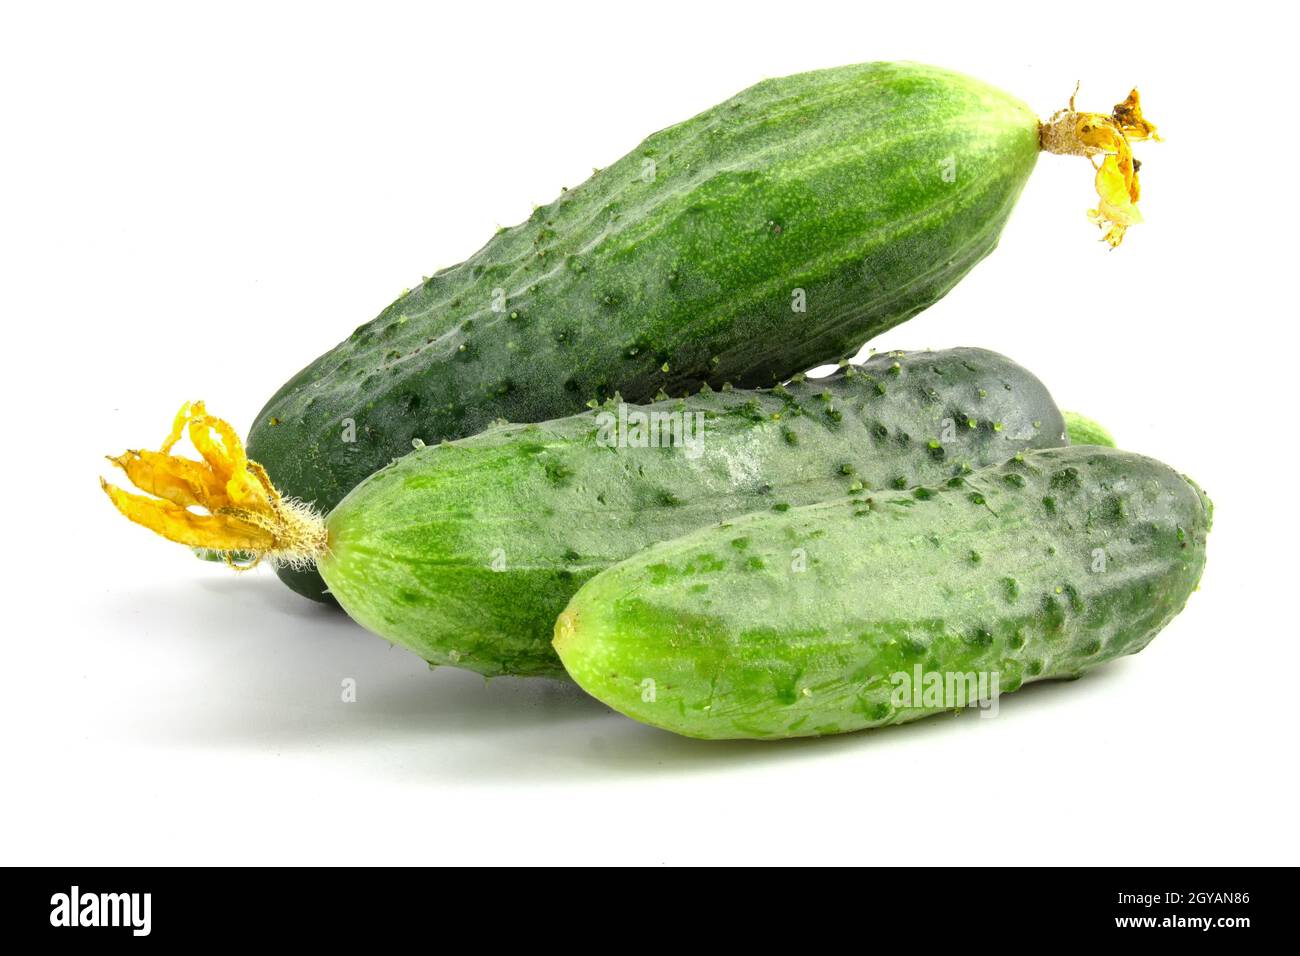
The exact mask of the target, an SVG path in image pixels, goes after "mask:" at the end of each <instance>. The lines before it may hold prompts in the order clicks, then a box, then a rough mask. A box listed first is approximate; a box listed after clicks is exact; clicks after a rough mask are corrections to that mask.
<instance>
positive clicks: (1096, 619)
mask: <svg viewBox="0 0 1300 956" xmlns="http://www.w3.org/2000/svg"><path fill="white" fill-rule="evenodd" d="M1210 518H1211V506H1210V502H1209V500H1208V499H1207V498H1206V497H1205V495H1204V494H1203V493H1202V492H1201V491H1200V489H1199V488H1197V487H1196V485H1194V484H1193V483H1191V482H1190V481H1189V480H1187V479H1184V478H1183V477H1181V476H1180V475H1178V474H1177V473H1176V472H1174V471H1172V470H1171V469H1169V468H1168V467H1166V466H1165V465H1163V464H1161V463H1159V462H1157V461H1153V460H1152V459H1149V458H1143V457H1141V456H1138V455H1134V454H1130V453H1127V452H1121V451H1116V450H1114V449H1107V448H1097V447H1070V448H1058V449H1046V450H1038V451H1029V452H1025V453H1024V454H1022V455H1020V456H1018V457H1016V458H1013V459H1012V460H1010V461H1008V462H1006V463H1005V464H1003V465H1000V466H995V467H993V468H989V469H986V470H983V471H981V472H978V473H976V474H974V475H969V476H964V477H958V478H954V479H953V480H952V481H950V482H947V483H944V484H940V485H936V486H929V487H925V488H918V489H915V490H912V491H907V492H883V493H873V494H864V495H858V496H855V497H854V498H853V499H852V500H841V501H832V502H827V503H823V504H819V505H812V506H808V507H804V508H793V509H791V510H790V511H788V512H785V513H781V514H777V513H771V512H769V513H765V514H764V513H759V514H753V515H747V516H744V517H742V518H739V519H736V520H734V521H729V522H725V523H723V524H721V525H715V526H712V527H708V528H704V529H700V530H697V531H696V532H693V533H691V534H688V535H686V536H684V537H682V538H678V539H675V540H672V541H666V542H663V543H661V544H659V545H656V546H653V547H651V548H648V549H646V550H645V551H642V552H640V553H639V554H636V555H634V556H633V557H631V558H629V559H628V560H626V561H624V562H622V563H621V564H618V565H615V566H614V567H612V568H610V569H608V570H607V571H604V572H603V573H601V574H598V575H596V576H595V577H594V578H592V579H591V580H590V581H588V582H587V583H586V584H585V585H584V586H583V587H582V589H581V590H579V591H578V593H577V594H576V595H575V596H574V598H573V600H572V601H571V602H570V603H569V606H568V607H567V608H566V609H565V611H564V613H563V614H562V615H560V617H559V619H558V621H557V623H556V628H555V648H556V650H557V651H558V652H559V656H560V659H561V660H562V661H563V662H564V666H565V667H566V668H567V669H568V672H569V674H570V675H571V676H572V677H573V678H574V680H576V681H577V682H578V684H580V685H581V686H582V687H583V688H585V689H586V690H587V691H588V692H590V693H591V694H593V695H594V696H596V697H597V698H599V699H600V700H602V701H604V702H605V703H606V704H608V705H609V706H611V707H613V708H614V709H615V710H618V711H621V712H622V713H624V714H627V715H629V716H631V717H634V718H636V719H637V720H640V721H644V722H646V723H648V724H653V725H655V726H657V727H662V728H665V729H667V730H671V731H674V732H676V733H679V734H685V735H687V736H691V737H704V738H727V737H755V738H775V737H795V736H809V735H819V734H833V733H840V732H844V731H853V730H858V729H861V728H867V727H878V726H882V725H886V724H895V723H902V722H904V721H909V720H915V719H917V718H920V717H925V716H929V715H931V714H934V713H938V712H940V711H942V710H951V709H953V707H954V706H962V705H963V703H965V704H969V703H970V702H971V701H970V697H968V698H967V699H966V700H965V701H964V702H963V701H962V700H960V699H958V700H956V701H955V702H954V700H953V699H952V697H951V696H948V697H944V696H942V695H939V696H934V697H929V698H927V695H926V692H925V690H924V689H925V688H932V687H933V686H934V680H935V678H933V677H932V676H931V675H941V676H940V677H939V678H938V680H940V681H941V682H942V683H943V685H945V686H946V685H947V684H948V682H949V680H951V681H952V684H953V687H954V690H957V689H959V688H960V687H961V686H963V682H965V686H966V687H968V688H969V687H970V686H971V683H972V681H971V678H972V677H975V678H979V676H980V675H984V676H985V677H988V678H989V680H987V681H986V682H985V683H984V687H985V690H988V691H992V690H993V689H994V688H993V683H992V679H991V678H992V676H993V675H997V683H998V687H997V690H998V691H1000V692H1001V693H1006V692H1008V691H1012V690H1015V689H1016V688H1018V687H1019V686H1021V685H1022V684H1024V683H1028V682H1030V681H1035V680H1046V679H1051V678H1065V677H1074V676H1077V675H1079V674H1081V673H1082V672H1084V671H1086V670H1088V669H1089V668H1092V667H1095V666H1097V665H1098V664H1101V663H1104V662H1106V661H1109V660H1111V659H1113V658H1115V657H1118V656H1120V655H1123V654H1133V653H1136V652H1137V651H1140V650H1141V649H1142V648H1143V647H1145V646H1146V645H1147V643H1148V642H1149V641H1150V640H1151V639H1152V638H1153V637H1154V636H1155V634H1156V633H1157V632H1158V631H1159V630H1160V629H1161V628H1162V627H1164V625H1165V624H1167V623H1168V622H1169V621H1170V619H1172V618H1173V617H1174V615H1175V614H1177V613H1178V612H1179V610H1181V609H1182V607H1183V605H1184V603H1185V602H1186V601H1187V598H1188V596H1189V595H1190V594H1191V592H1192V591H1193V590H1194V589H1195V588H1196V586H1197V582H1198V581H1199V579H1200V577H1201V571H1202V569H1203V567H1204V565H1205V542H1206V534H1207V532H1208V531H1209V528H1210ZM975 683H976V684H978V683H979V681H976V682H975ZM909 685H910V686H909ZM918 689H921V690H922V693H921V694H920V695H919V696H917V695H916V692H917V690H918ZM958 696H960V694H958ZM970 696H972V697H973V696H974V695H973V694H972V695H970Z"/></svg>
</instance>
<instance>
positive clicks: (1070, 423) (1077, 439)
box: [1061, 412, 1115, 448]
mask: <svg viewBox="0 0 1300 956" xmlns="http://www.w3.org/2000/svg"><path fill="white" fill-rule="evenodd" d="M1061 414H1062V415H1064V416H1065V430H1066V432H1067V433H1068V434H1069V436H1070V444H1071V445H1100V446H1102V447H1103V448H1114V447H1115V439H1114V438H1113V437H1111V434H1110V432H1108V431H1107V430H1106V429H1105V428H1104V427H1103V426H1102V425H1101V424H1100V423H1099V422H1095V421H1093V420H1092V419H1091V418H1087V417H1085V416H1083V415H1080V414H1079V413H1078V412H1062V413H1061Z"/></svg>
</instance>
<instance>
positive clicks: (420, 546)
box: [318, 349, 1065, 675]
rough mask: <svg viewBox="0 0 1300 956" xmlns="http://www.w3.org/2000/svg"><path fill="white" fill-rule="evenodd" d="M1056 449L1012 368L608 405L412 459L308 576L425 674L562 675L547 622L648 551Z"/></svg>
mask: <svg viewBox="0 0 1300 956" xmlns="http://www.w3.org/2000/svg"><path fill="white" fill-rule="evenodd" d="M620 413H621V414H620ZM639 415H645V416H647V417H648V416H651V415H658V416H663V417H664V418H665V419H666V420H667V421H668V422H670V423H671V424H674V425H680V426H683V427H682V429H681V430H680V431H679V432H678V433H677V436H674V435H673V434H672V433H671V432H669V433H668V434H666V435H665V436H664V437H665V439H666V441H664V442H660V443H658V444H659V445H660V446H661V447H653V446H651V447H637V439H638V436H637V435H636V433H635V432H630V430H629V429H623V430H620V428H619V422H620V421H627V422H629V423H630V424H632V425H635V424H636V423H637V422H638V416H639ZM685 426H690V427H689V428H687V427H685ZM620 436H621V437H623V438H624V439H630V441H626V440H625V441H624V442H622V443H620V442H619V438H620ZM647 441H648V439H647ZM1064 443H1065V435H1064V423H1063V422H1062V419H1061V416H1060V413H1059V412H1058V411H1057V408H1056V406H1055V404H1054V403H1053V401H1052V398H1051V396H1050V395H1049V394H1048V392H1047V390H1046V388H1044V387H1043V385H1042V383H1041V382H1039V381H1038V380H1037V379H1036V378H1035V377H1034V376H1033V375H1031V374H1030V373H1029V372H1027V371H1025V370H1024V369H1023V368H1021V367H1020V366H1018V365H1016V364H1015V363H1014V362H1012V361H1011V360H1009V359H1007V358H1004V357H1003V356H1001V355H997V354H995V353H993V352H987V351H984V350H982V349H952V350H949V351H944V352H914V353H907V354H904V353H902V352H891V353H887V354H881V355H876V356H874V357H872V358H871V359H870V360H868V361H867V362H866V363H865V364H863V365H861V366H857V367H852V366H850V367H847V368H844V369H842V370H840V371H839V372H837V373H836V374H835V375H833V376H831V377H830V378H827V379H822V380H807V381H804V380H800V381H795V382H791V383H790V384H789V385H788V386H785V387H783V388H778V389H775V390H769V391H757V392H755V391H740V390H734V391H720V392H706V393H702V394H698V395H695V396H692V397H691V398H689V399H684V400H669V401H661V402H658V403H655V404H653V405H648V406H626V405H619V404H618V403H615V402H611V403H609V405H608V406H607V407H606V408H604V409H602V410H600V411H598V412H589V413H586V414H582V415H578V416H574V417H570V418H565V419H559V420H557V421H551V422H547V423H545V424H541V425H508V426H500V427H495V428H492V429H489V430H488V431H486V432H483V433H481V434H479V435H476V436H473V437H471V438H467V439H463V440H460V441H457V442H453V443H448V444H446V445H442V446H433V447H428V448H425V449H423V450H420V451H416V452H413V453H412V454H410V455H407V456H406V457H404V458H402V459H400V460H398V461H397V462H395V463H394V464H392V465H390V466H389V467H388V468H386V469H384V470H382V471H380V472H378V473H377V474H375V475H373V476H371V477H370V478H369V479H367V480H366V481H364V482H362V483H361V484H360V485H359V486H358V487H357V488H356V489H355V490H354V491H353V492H352V493H351V494H350V495H348V497H347V498H345V499H344V500H343V502H342V503H340V504H339V505H338V506H337V507H336V508H335V510H334V511H333V512H332V513H331V514H330V515H329V518H328V529H329V535H330V551H329V553H328V555H326V556H324V557H323V558H321V559H320V560H319V562H318V566H319V569H320V572H321V574H322V575H323V576H324V579H325V581H326V582H327V583H328V585H329V588H330V592H331V593H332V594H333V595H334V596H335V597H336V598H337V599H338V601H339V603H340V604H342V606H343V607H344V608H345V609H346V610H347V612H348V613H349V614H350V615H351V616H352V617H353V618H355V619H356V620H357V621H358V622H359V623H361V624H362V625H363V626H365V627H366V628H368V629H369V630H371V631H374V632H375V633H377V634H380V635H381V636H383V637H385V638H387V639H389V640H391V641H393V642H395V643H398V644H401V645H403V646H405V647H407V648H409V649H411V650H413V651H414V652H415V653H417V654H419V655H420V656H422V657H423V658H425V659H426V660H428V661H429V662H431V663H435V664H454V665H457V666H460V667H466V668H470V669H473V670H476V671H479V672H480V673H483V674H487V675H495V674H549V675H563V673H564V671H563V668H562V667H561V665H560V662H559V659H558V658H557V657H556V655H555V651H554V650H553V648H552V647H551V643H550V641H551V636H552V630H553V628H554V625H555V618H556V615H558V614H559V613H560V612H561V611H562V610H564V607H565V605H566V604H567V602H568V601H569V599H570V598H571V597H572V596H573V594H574V592H575V591H577V589H578V588H579V587H580V586H581V585H582V584H583V583H584V582H585V581H587V580H588V579H589V578H591V577H592V576H594V575H595V574H596V573H597V572H599V571H601V570H603V569H605V568H607V567H609V566H610V565H612V564H614V563H616V562H618V561H621V560H623V559H624V558H627V557H630V556H631V555H633V554H635V553H636V552H637V551H639V550H640V549H642V548H644V547H646V546H648V545H650V544H652V543H654V542H657V541H661V540H664V539H665V538H669V537H675V536H678V535H682V534H685V533H687V532H688V531H691V530H694V529H695V528H698V527H700V526H702V525H707V524H712V523H715V522H717V521H719V520H721V519H723V518H728V517H735V516H739V515H742V514H744V513H746V512H749V511H754V510H759V509H769V510H782V509H787V508H790V507H792V506H798V505H804V504H810V503H812V502H816V501H823V500H826V499H828V498H840V499H845V498H847V497H848V496H850V495H854V496H858V495H861V494H868V493H870V490H874V489H884V488H889V487H910V486H913V485H916V484H919V483H925V482H935V481H941V480H944V479H947V478H949V477H952V476H954V475H961V474H965V473H968V472H970V471H971V470H972V469H974V468H979V467H982V466H984V465H987V464H990V463H992V462H996V461H1001V460H1003V459H1005V458H1007V457H1008V456H1009V455H1011V454H1014V453H1015V452H1017V451H1019V450H1022V449H1027V448H1038V447H1055V446H1059V445H1062V444H1064ZM663 446H668V447H663Z"/></svg>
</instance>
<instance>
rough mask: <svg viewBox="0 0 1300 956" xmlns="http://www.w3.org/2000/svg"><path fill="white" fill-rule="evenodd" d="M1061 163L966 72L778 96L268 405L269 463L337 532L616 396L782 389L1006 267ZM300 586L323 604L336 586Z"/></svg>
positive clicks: (434, 293)
mask: <svg viewBox="0 0 1300 956" xmlns="http://www.w3.org/2000/svg"><path fill="white" fill-rule="evenodd" d="M1038 150H1039V143H1038V121H1037V118H1036V117H1035V116H1034V114H1033V112H1032V111H1031V110H1030V109H1029V108H1028V107H1027V106H1025V105H1024V104H1023V103H1021V102H1020V101H1019V100H1017V99H1015V98H1014V97H1011V96H1008V95H1007V94H1005V93H1002V92H1000V91H998V90H996V89H994V88H992V87H989V86H987V85H985V84H983V83H980V82H979V81H976V80H973V79H970V78H968V77H964V76H961V75H959V74H956V73H951V72H948V71H946V70H940V69H936V68H933V67H927V66H921V65H917V64H891V63H873V64H861V65H856V66H847V67H840V68H836V69H829V70H820V71H817V72H812V73H804V74H799V75H796V76H790V77H785V78H782V79H772V80H765V81H764V82H762V83H759V84H758V85H756V86H753V87H751V88H749V89H747V90H745V91H744V92H742V93H740V94H738V95H737V96H735V97H733V98H732V99H730V100H727V101H726V102H724V103H722V104H720V105H718V106H716V107H714V108H712V109H710V110H707V111H705V112H704V113H701V114H700V115H698V116H696V117H694V118H693V119H690V120H687V121H686V122H683V123H680V124H678V125H676V126H672V127H669V128H668V129H665V130H663V131H661V132H658V133H655V134H653V135H652V136H650V137H649V138H648V139H646V140H645V141H644V142H643V143H642V144H641V145H640V146H638V147H637V148H636V149H635V150H633V151H632V152H631V153H630V154H628V155H627V156H625V157H624V158H622V159H620V160H619V161H617V162H616V163H614V164H613V165H612V166H610V167H608V168H607V169H604V170H602V171H600V172H597V173H596V174H595V175H593V176H592V177H591V178H590V179H589V180H587V182H585V183H583V184H582V185H581V186H579V187H577V188H575V189H572V190H569V191H567V192H566V193H564V194H563V195H561V197H560V198H559V199H557V200H556V201H555V202H552V203H550V204H549V205H546V206H542V207H540V208H538V209H537V210H536V211H535V212H534V213H533V215H532V216H530V217H529V219H528V220H527V221H525V222H523V223H521V224H520V225H518V226H514V227H511V228H508V229H504V230H502V231H500V232H499V233H498V234H497V235H496V236H495V237H494V238H493V239H492V240H491V241H490V242H489V243H488V244H487V245H486V246H484V247H483V248H482V249H481V250H480V251H479V252H477V253H475V254H474V255H473V256H471V257H470V258H469V259H468V260H466V261H465V262H464V263H461V264H460V265H456V266H452V267H450V268H448V269H444V270H440V271H439V272H438V273H437V274H436V275H434V276H433V277H432V278H430V279H428V280H426V281H425V282H424V283H423V284H421V285H420V286H419V287H417V288H415V289H412V290H410V291H409V292H407V293H405V294H404V295H403V296H401V297H400V298H399V299H398V300H397V301H396V302H394V303H393V304H392V305H390V306H389V307H388V308H387V309H385V310H384V311H383V312H382V313H381V314H380V315H379V316H378V317H377V318H376V319H374V320H373V321H372V322H370V323H368V324H366V325H363V326H361V327H360V328H358V329H357V330H356V331H355V332H354V333H353V334H352V336H351V337H350V338H348V339H347V340H345V341H343V342H341V343H340V344H339V345H338V346H336V347H335V348H334V349H333V350H331V351H330V352H328V353H326V354H325V355H322V356H321V357H320V358H318V359H317V360H316V361H314V362H313V363H311V364H310V365H309V366H307V367H306V368H305V369H303V370H302V371H301V372H299V373H298V374H297V375H295V376H294V377H293V378H292V379H290V380H289V382H287V383H286V384H285V385H284V386H283V387H282V388H281V389H280V390H279V391H278V392H277V393H276V394H275V396H274V397H273V398H271V400H270V401H269V402H267V404H266V406H265V407H264V408H263V410H262V411H261V412H260V413H259V415H258V416H257V419H256V421H255V422H254V423H253V427H252V429H251V431H250V434H249V454H250V456H251V457H252V458H253V459H254V460H256V461H259V462H261V464H262V465H264V466H265V467H266V469H267V472H268V473H269V475H270V477H271V479H272V481H273V482H274V483H275V484H276V486H277V487H278V488H279V489H280V490H281V491H282V492H283V493H284V494H286V495H289V496H292V497H296V498H301V499H302V500H304V501H308V502H312V503H314V504H315V505H316V506H317V507H318V508H319V509H321V510H322V511H326V512H328V511H329V510H330V509H332V508H333V507H334V506H335V505H336V504H337V503H338V502H339V501H340V500H342V498H343V496H344V495H345V494H346V493H347V492H348V491H349V490H350V489H351V488H352V487H354V486H355V485H356V484H357V483H358V482H360V481H361V480H362V479H363V478H365V477H366V476H367V475H369V474H371V473H373V472H375V471H377V470H378V469H379V468H381V467H383V466H384V465H386V464H387V463H388V462H389V461H390V460H392V459H393V458H395V457H398V456H401V455H403V454H405V453H406V452H407V451H409V450H410V447H411V441H412V439H415V438H419V439H421V440H423V441H424V442H425V443H426V444H430V445H432V444H435V443H437V442H439V441H442V440H445V439H455V438H460V437H463V436H466V435H471V434H474V433H476V432H479V431H481V430H482V429H484V428H485V427H487V426H488V425H489V424H491V423H492V422H493V421H496V420H498V419H505V420H507V421H511V422H537V421H543V420H546V419H551V418H556V417H560V416H563V415H569V414H572V413H575V412H579V411H581V410H582V409H583V408H584V407H585V406H586V404H587V402H588V401H590V400H592V399H596V400H598V401H599V400H604V399H605V398H606V397H608V396H610V395H612V394H613V393H614V392H615V391H618V392H621V394H622V396H623V397H624V398H625V399H627V400H628V401H633V402H645V401H649V400H650V399H651V398H652V397H653V396H654V395H656V394H657V393H658V392H659V391H660V389H663V390H665V391H666V392H667V393H669V394H671V395H674V396H678V395H682V394H685V393H691V392H694V391H695V390H696V389H698V387H699V386H700V385H701V384H703V383H705V382H707V383H709V384H710V385H712V386H713V387H715V388H716V387H719V386H721V385H722V384H723V383H724V382H731V383H732V384H734V385H736V386H737V387H745V388H752V387H763V386H771V385H775V384H776V383H778V382H780V381H783V380H785V379H787V378H789V377H790V376H791V375H793V374H794V373H796V372H799V371H802V370H804V369H807V368H811V367H812V366H814V365H817V364H819V363H821V362H824V361H827V360H834V359H835V358H838V357H845V356H849V355H852V354H854V353H856V351H857V349H858V348H859V347H860V346H861V345H862V343H863V342H865V341H867V340H868V339H870V338H872V337H873V336H875V335H877V334H879V333H881V332H883V331H885V330H886V329H889V328H891V327H892V326H895V325H897V324H898V323H900V322H902V321H904V320H906V319H908V318H910V317H911V316H913V315H915V314H916V313H918V312H920V311H921V310H923V309H925V308H926V307H928V306H929V305H931V304H932V303H934V302H935V301H936V300H938V299H939V298H941V297H942V296H943V295H944V294H945V293H947V291H948V290H949V289H950V288H952V286H953V285H955V284H956V283H957V282H958V281H959V280H960V279H961V277H962V276H963V275H965V273H966V272H967V271H968V270H969V269H970V268H971V267H973V266H974V265H975V263H977V262H978V261H979V260H980V259H982V258H983V257H984V256H985V255H987V254H988V253H989V252H990V251H992V249H993V248H994V247H995V245H996V244H997V239H998V235H999V233H1000V232H1001V230H1002V227H1003V225H1004V224H1005V222H1006V219H1007V216H1008V215H1009V214H1010V211H1011V208H1012V206H1013V205H1014V204H1015V201H1016V199H1017V198H1018V197H1019V194H1020V191H1021V189H1022V188H1023V186H1024V184H1025V182H1026V180H1027V179H1028V177H1029V174H1030V172H1031V171H1032V170H1033V167H1034V163H1035V161H1036V159H1037V155H1038ZM647 159H649V160H653V161H654V163H655V168H654V181H653V182H646V181H645V180H644V175H643V173H644V170H645V168H646V167H644V166H643V162H644V161H645V160H647ZM949 160H951V162H952V165H951V166H949V165H948V163H949ZM949 171H952V172H954V173H955V181H953V182H947V181H945V174H946V173H947V172H949ZM796 288H800V289H803V290H804V291H805V295H806V310H807V311H806V312H795V311H793V309H792V304H793V298H792V296H793V290H794V289H796ZM496 289H501V290H503V291H504V293H505V300H504V302H501V301H500V300H498V302H497V304H499V305H501V307H502V309H503V311H499V312H498V311H494V310H493V304H494V303H493V291H494V290H496ZM665 369H666V371H665ZM345 419H350V420H352V421H353V422H354V423H355V432H356V434H355V441H351V442H347V441H344V440H343V431H344V420H345ZM281 576H282V577H283V578H285V580H286V583H289V584H290V586H291V587H294V589H295V590H298V591H299V592H300V593H305V594H306V595H307V596H315V597H320V592H319V588H320V582H319V578H317V577H316V576H315V575H314V574H312V573H310V572H308V573H306V574H301V573H299V574H294V573H284V574H282V575H281Z"/></svg>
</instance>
